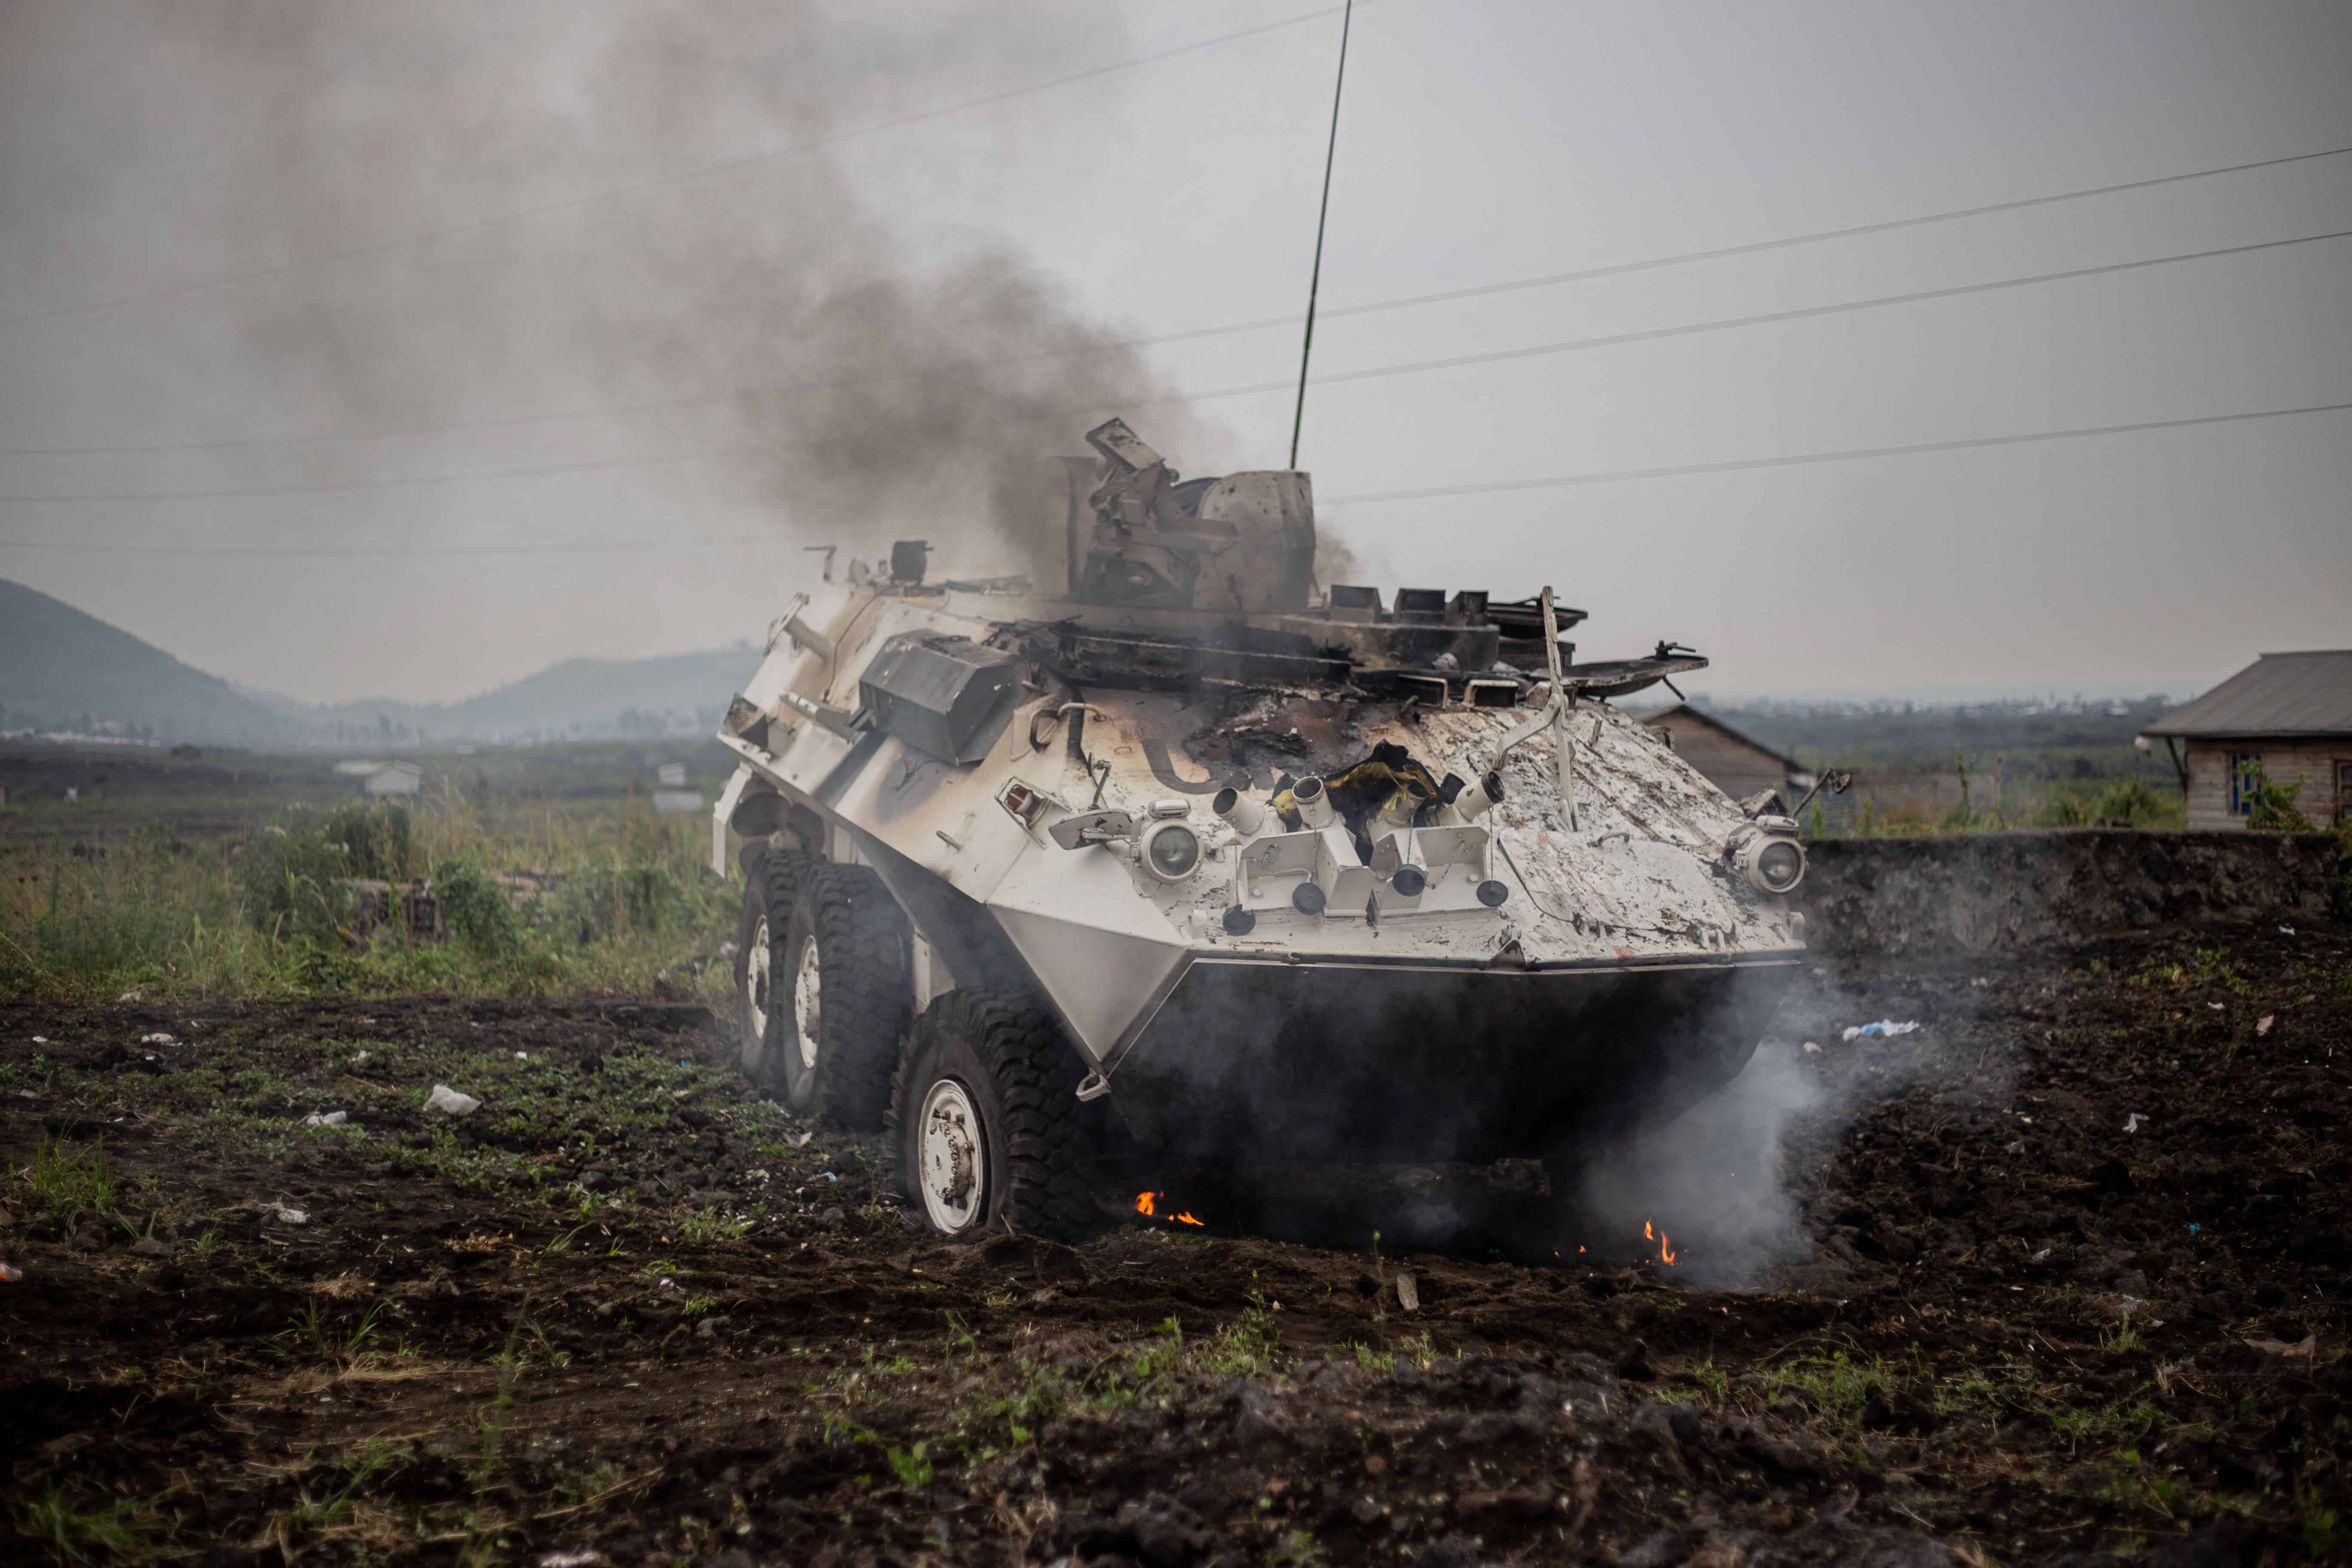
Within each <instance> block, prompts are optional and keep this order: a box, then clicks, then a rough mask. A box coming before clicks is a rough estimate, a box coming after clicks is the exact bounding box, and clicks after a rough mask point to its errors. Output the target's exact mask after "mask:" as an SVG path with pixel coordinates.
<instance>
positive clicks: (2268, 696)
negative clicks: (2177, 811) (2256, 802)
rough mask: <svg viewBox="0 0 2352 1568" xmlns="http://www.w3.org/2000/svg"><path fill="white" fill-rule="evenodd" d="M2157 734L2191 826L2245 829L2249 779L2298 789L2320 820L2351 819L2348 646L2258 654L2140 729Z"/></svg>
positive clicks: (2145, 737)
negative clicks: (2176, 778)
mask: <svg viewBox="0 0 2352 1568" xmlns="http://www.w3.org/2000/svg"><path fill="white" fill-rule="evenodd" d="M2140 738H2141V740H2142V742H2144V743H2150V742H2155V741H2158V740H2160V741H2162V742H2164V744H2165V748H2166V750H2167V751H2168V752H2170V753H2171V756H2172V765H2173V767H2174V768H2175V769H2176V770H2178V772H2179V775H2180V790H2181V794H2182V795H2183V796H2184V797H2185V798H2186V800H2187V802H2188V805H2189V826H2191V827H2243V826H2246V820H2247V817H2248V816H2250V815H2251V814H2252V806H2253V802H2252V781H2253V779H2254V777H2255V774H2256V772H2257V770H2259V773H2260V776H2262V777H2263V778H2266V779H2268V780H2269V781H2270V782H2271V783H2272V784H2279V785H2284V786H2294V785H2297V784H2300V785H2301V788H2300V789H2299V790H2298V791H2297V793H2296V795H2295V805H2296V806H2297V808H2299V809H2300V810H2301V811H2302V812H2303V814H2304V815H2305V816H2307V817H2309V818H2311V820H2312V822H2313V824H2314V825H2315V826H2320V827H2333V826H2336V825H2338V824H2340V823H2345V822H2352V648H2336V649H2332V650H2323V651H2316V652H2309V653H2266V654H2264V655H2263V656H2262V658H2258V659H2256V660H2255V661H2254V662H2253V663H2252V665H2250V666H2248V667H2247V668H2244V669H2242V670H2240V671H2239V672H2238V673H2237V674H2235V675H2233V676H2231V678H2230V679H2227V680H2225V681H2223V682H2222V683H2221V685H2219V686H2217V687H2215V688H2214V689H2212V690H2210V691H2209V692H2207V693H2206V694H2205V695H2204V696H2202V697H2200V698H2199V699H2197V700H2196V701H2194V702H2191V703H2189V705H2187V706H2186V707H2182V708H2176V709H2174V710H2172V711H2171V712H2169V713H2167V714H2166V715H2165V716H2164V717H2163V718H2161V719H2159V720H2158V721H2156V722H2155V723H2153V724H2150V725H2149V726H2148V727H2147V729H2145V730H2143V731H2140Z"/></svg>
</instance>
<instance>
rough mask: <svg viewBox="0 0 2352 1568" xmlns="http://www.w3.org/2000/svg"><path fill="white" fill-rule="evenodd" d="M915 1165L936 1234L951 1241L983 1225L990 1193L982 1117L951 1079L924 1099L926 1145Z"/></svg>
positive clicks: (923, 1144) (932, 1088) (961, 1088)
mask: <svg viewBox="0 0 2352 1568" xmlns="http://www.w3.org/2000/svg"><path fill="white" fill-rule="evenodd" d="M915 1163H916V1167H917V1173H916V1175H917V1183H918V1184H919V1185H920V1186H921V1187H922V1189H923V1208H924V1210H925V1211H926V1212H927V1213H928V1214H929V1215H930V1219H931V1228H932V1229H934V1230H937V1231H940V1232H942V1233H944V1234H947V1235H950V1236H952V1235H953V1234H955V1233H956V1232H957V1231H960V1230H964V1229H967V1228H969V1227H970V1226H972V1225H973V1224H974V1223H975V1222H977V1221H978V1220H979V1218H980V1209H981V1203H982V1199H983V1198H984V1197H985V1196H986V1195H987V1193H988V1155H987V1152H986V1148H985V1146H984V1145H983V1144H982V1142H981V1136H980V1115H979V1113H978V1112H977V1111H975V1110H972V1107H971V1097H970V1096H968V1095H966V1094H965V1093H964V1089H963V1085H961V1084H960V1083H958V1082H956V1081H955V1079H949V1078H943V1079H940V1081H939V1082H937V1083H935V1084H933V1085H931V1091H930V1093H929V1094H927V1095H925V1096H924V1097H923V1117H922V1142H921V1144H920V1146H919V1148H918V1149H917V1151H916V1155H915Z"/></svg>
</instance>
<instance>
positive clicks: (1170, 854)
mask: <svg viewBox="0 0 2352 1568" xmlns="http://www.w3.org/2000/svg"><path fill="white" fill-rule="evenodd" d="M1200 864H1201V839H1200V836H1199V835H1198V834H1196V833H1194V832H1193V831H1192V829H1191V828H1189V827H1187V826H1184V825H1183V824H1182V823H1181V822H1177V821H1174V820H1172V819H1171V820H1164V821H1160V822H1157V823H1154V824H1153V825H1152V826H1150V827H1149V828H1147V829H1145V831H1144V835H1143V866H1144V869H1146V870H1148V871H1150V873H1151V874H1152V875H1153V876H1155V877H1157V878H1159V879H1160V880H1161V881H1163V882H1181V881H1182V880H1183V879H1185V878H1187V877H1189V876H1191V875H1192V872H1193V870H1194V869H1195V868H1197V867H1198V866H1199V865H1200Z"/></svg>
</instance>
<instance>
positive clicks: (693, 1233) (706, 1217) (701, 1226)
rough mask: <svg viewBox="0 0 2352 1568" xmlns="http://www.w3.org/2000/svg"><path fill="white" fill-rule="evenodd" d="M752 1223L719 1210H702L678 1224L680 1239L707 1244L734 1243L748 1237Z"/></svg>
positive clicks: (747, 1219)
mask: <svg viewBox="0 0 2352 1568" xmlns="http://www.w3.org/2000/svg"><path fill="white" fill-rule="evenodd" d="M751 1225H752V1221H751V1219H749V1218H747V1217H746V1216H744V1215H730V1214H728V1213H726V1212H724V1211H723V1210H719V1209H701V1210H698V1211H697V1212H696V1213H693V1214H690V1215H687V1216H686V1217H685V1218H683V1219H681V1220H679V1221H678V1222H677V1234H678V1239H680V1240H681V1241H691V1242H697V1243H705V1242H712V1241H732V1240H734V1239H735V1238H736V1237H740V1236H744V1235H747V1234H748V1233H749V1232H750V1231H751Z"/></svg>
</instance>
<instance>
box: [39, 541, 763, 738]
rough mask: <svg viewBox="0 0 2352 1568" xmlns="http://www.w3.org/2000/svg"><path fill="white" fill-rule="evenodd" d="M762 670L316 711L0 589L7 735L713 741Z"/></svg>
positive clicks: (655, 674)
mask: <svg viewBox="0 0 2352 1568" xmlns="http://www.w3.org/2000/svg"><path fill="white" fill-rule="evenodd" d="M759 662H760V650H759V649H757V648H755V647H752V646H751V644H749V643H739V644H737V645H736V646H735V647H731V648H719V649H715V650H712V651H709V652H706V653H682V654H672V655H668V656H666V657H663V658H637V659H616V658H568V659H565V660H563V661H562V663H560V664H556V665H551V666H550V667H549V668H546V669H542V670H541V671H540V672H539V673H538V674H536V675H530V676H526V677H524V678H523V679H520V680H517V681H511V682H509V683H508V684H507V685H505V686H500V687H497V688H495V689H491V690H489V691H486V692H484V693H482V694H481V695H480V696H478V697H469V698H467V699H466V700H463V701H460V702H429V703H420V702H400V701H394V700H391V699H383V700H361V701H355V702H335V703H327V704H315V705H314V704H310V703H304V702H298V701H296V700H294V699H292V698H290V697H284V696H280V695H279V694H278V693H277V692H273V691H258V690H254V689H249V688H244V687H238V686H233V685H231V684H230V683H229V682H227V681H226V680H223V679H219V678H218V677H217V676H211V675H206V674H205V673H204V672H203V671H202V670H199V669H194V668H190V667H188V666H187V665H184V664H182V663H181V662H180V661H179V660H178V659H176V658H173V657H172V656H171V655H170V654H167V653H165V652H163V650H162V649H161V648H158V647H152V645H150V644H148V643H145V642H142V641H141V640H140V639H139V638H138V637H133V636H132V635H131V634H130V633H129V632H125V631H122V630H120V629H119V628H117V627H114V626H108V625H107V624H106V623H105V622H103V621H100V620H99V619H97V618H96V617H94V616H88V615H84V614H83V613H82V612H81V611H79V610H77V609H75V608H74V607H73V606H72V605H68V604H66V603H64V602H63V601H62V600H58V599H53V598H51V597H50V596H49V595H47V594H43V593H39V592H37V591H36V590H34V589H31V588H27V587H25V586H24V585H23V584H16V583H9V582H5V581H0V729H5V730H24V729H32V730H70V731H83V732H91V731H107V732H127V733H130V734H133V735H138V736H141V737H142V738H145V739H151V740H154V741H159V742H177V741H198V742H206V743H209V744H214V745H241V746H256V747H265V748H266V747H272V746H303V745H310V746H353V747H357V746H382V745H385V744H409V745H415V744H417V743H419V742H421V741H424V740H427V739H429V740H433V741H528V740H551V739H555V738H558V737H562V736H613V735H644V736H648V737H650V736H655V735H663V734H695V733H701V734H708V733H709V732H710V731H713V730H715V729H717V728H718V726H719V716H720V714H721V713H723V712H724V711H725V710H726V706H727V700H728V699H729V698H730V697H732V696H733V695H734V694H735V693H736V692H737V691H738V690H740V689H741V688H742V684H743V682H744V681H745V680H746V679H749V678H750V677H751V671H752V670H753V669H754V668H757V667H758V665H759ZM109 726H112V727H114V729H113V730H112V731H109V729H108V727H109Z"/></svg>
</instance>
